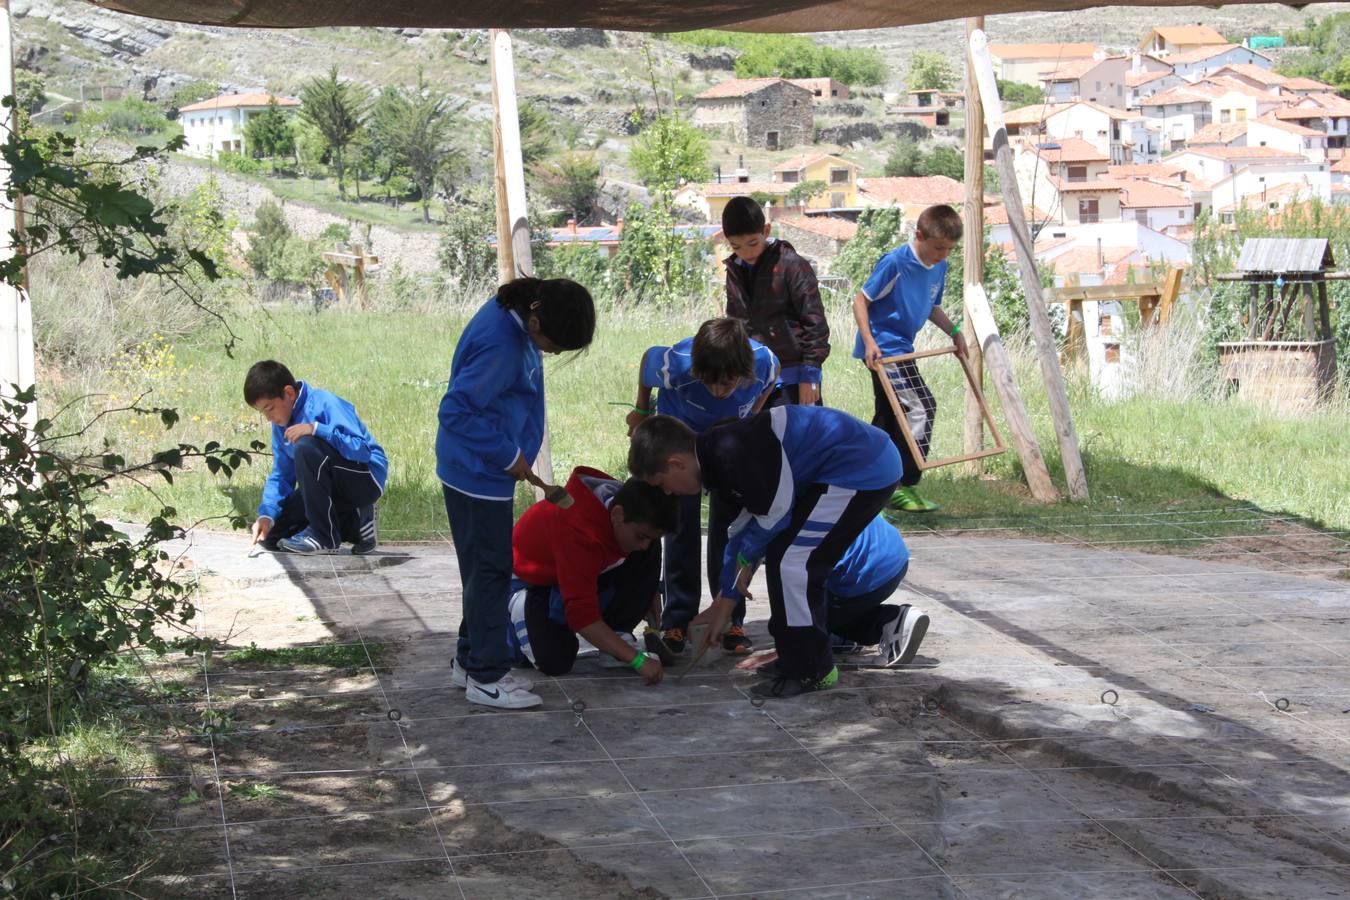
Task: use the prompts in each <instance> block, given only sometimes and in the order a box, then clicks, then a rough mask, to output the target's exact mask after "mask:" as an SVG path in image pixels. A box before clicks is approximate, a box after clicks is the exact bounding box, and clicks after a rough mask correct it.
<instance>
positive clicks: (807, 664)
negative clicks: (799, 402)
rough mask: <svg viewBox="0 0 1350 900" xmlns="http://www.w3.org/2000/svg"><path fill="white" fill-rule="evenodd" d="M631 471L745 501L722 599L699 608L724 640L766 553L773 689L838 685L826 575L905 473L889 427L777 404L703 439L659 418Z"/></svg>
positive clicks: (641, 441)
mask: <svg viewBox="0 0 1350 900" xmlns="http://www.w3.org/2000/svg"><path fill="white" fill-rule="evenodd" d="M628 468H629V470H630V471H631V472H632V473H633V474H634V476H636V477H639V478H642V479H643V480H644V481H646V482H647V483H649V484H653V485H656V486H658V487H660V488H662V489H663V490H665V491H667V492H669V493H675V494H690V493H696V492H698V491H699V490H701V489H703V488H705V487H706V488H707V489H708V490H709V491H711V492H713V493H717V494H720V495H721V496H722V498H723V499H724V500H726V501H727V502H729V503H730V504H733V505H734V506H735V507H736V508H737V509H738V510H740V515H739V516H738V518H737V519H736V521H735V522H734V523H733V525H732V528H731V531H730V534H731V537H730V540H729V541H728V543H727V549H726V553H725V555H724V558H723V564H722V575H721V578H720V583H719V589H718V595H717V599H716V600H714V601H713V604H712V606H711V607H710V608H709V609H708V610H707V611H706V612H705V613H703V615H702V616H701V617H700V618H702V619H704V620H705V621H707V622H708V624H709V626H710V627H709V629H708V632H707V637H706V638H705V641H706V642H707V643H709V644H711V643H713V642H714V641H717V640H719V639H720V638H721V635H722V632H724V631H725V630H726V627H727V623H728V621H729V620H730V618H731V613H732V610H733V609H734V608H735V605H736V603H737V601H739V600H740V599H741V598H742V597H743V596H744V594H745V590H746V587H747V586H748V584H749V581H750V575H751V573H753V571H754V569H755V567H756V566H757V565H759V563H760V562H761V561H762V562H764V563H765V565H766V567H767V568H766V573H765V574H766V576H767V578H768V587H769V610H770V612H769V633H770V634H771V635H773V638H774V644H775V646H776V649H777V650H778V660H779V666H780V670H781V672H782V673H783V676H784V678H785V684H784V685H782V686H781V687H780V689H779V690H778V691H777V692H775V693H773V694H772V696H785V697H788V696H795V695H797V694H800V693H804V692H806V691H816V690H821V689H823V688H827V687H829V686H830V685H832V684H834V683H835V682H836V681H837V680H838V678H839V673H838V670H837V669H836V668H835V666H834V657H833V655H832V654H831V650H830V637H829V628H828V621H827V612H826V610H827V591H826V582H827V581H828V580H829V577H830V574H831V573H832V572H833V571H834V569H835V567H836V566H837V565H838V564H839V561H840V560H841V559H842V558H843V557H844V554H845V553H846V552H847V551H848V548H849V546H850V545H851V544H852V543H853V542H854V541H855V540H856V539H857V538H858V535H859V534H861V533H862V531H863V529H865V528H866V527H867V526H868V524H869V523H870V522H871V521H872V520H873V519H875V518H876V516H877V514H878V513H880V512H881V510H882V508H883V507H884V506H885V504H886V501H887V500H889V499H890V496H891V492H892V490H894V487H895V484H896V482H897V481H899V480H900V475H901V471H902V469H901V464H900V455H899V454H898V453H897V452H896V450H895V446H894V445H893V444H892V443H891V442H890V440H889V439H888V438H887V437H886V434H885V432H882V431H880V430H879V429H876V428H873V427H872V426H870V425H865V424H863V423H862V422H859V421H858V420H857V419H855V418H853V417H852V416H850V415H849V414H848V413H844V412H840V411H839V410H835V409H828V408H825V407H815V406H781V407H776V408H774V409H771V410H768V411H766V412H761V413H759V414H758V415H755V416H751V417H750V418H748V419H742V420H740V421H739V422H728V423H726V424H722V425H717V426H715V427H713V428H710V429H709V430H708V431H706V432H704V433H703V434H702V435H698V436H695V435H694V433H693V432H692V431H691V430H690V429H689V428H688V426H686V425H684V424H683V423H682V422H679V421H678V420H676V419H673V418H671V417H669V416H654V417H652V418H651V419H649V420H647V421H646V422H643V423H642V425H640V426H639V427H638V429H637V430H636V431H635V432H634V433H633V442H632V445H631V446H630V448H629V452H628ZM756 690H758V688H757V689H756Z"/></svg>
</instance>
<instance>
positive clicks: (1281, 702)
mask: <svg viewBox="0 0 1350 900" xmlns="http://www.w3.org/2000/svg"><path fill="white" fill-rule="evenodd" d="M1290 705H1291V704H1290V703H1289V698H1288V697H1276V698H1275V708H1276V709H1278V710H1279V711H1280V712H1289V707H1290Z"/></svg>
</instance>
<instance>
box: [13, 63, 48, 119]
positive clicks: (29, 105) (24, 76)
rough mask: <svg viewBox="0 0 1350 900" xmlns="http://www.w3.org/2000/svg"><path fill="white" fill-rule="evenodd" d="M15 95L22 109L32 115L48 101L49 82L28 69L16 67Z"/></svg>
mask: <svg viewBox="0 0 1350 900" xmlns="http://www.w3.org/2000/svg"><path fill="white" fill-rule="evenodd" d="M14 96H15V99H16V100H17V105H18V108H19V109H20V110H22V111H23V112H26V113H28V114H29V115H30V116H31V115H32V114H33V113H35V112H37V111H38V110H40V109H42V106H43V104H45V103H46V102H47V83H46V82H45V81H43V79H42V76H41V75H39V74H37V73H36V72H30V71H28V70H27V69H20V68H18V67H17V66H16V67H15V69H14Z"/></svg>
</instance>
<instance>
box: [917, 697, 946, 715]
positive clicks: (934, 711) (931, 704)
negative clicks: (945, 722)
mask: <svg viewBox="0 0 1350 900" xmlns="http://www.w3.org/2000/svg"><path fill="white" fill-rule="evenodd" d="M919 715H921V716H940V715H942V701H941V700H939V699H938V698H936V697H924V698H923V699H922V700H920V701H919Z"/></svg>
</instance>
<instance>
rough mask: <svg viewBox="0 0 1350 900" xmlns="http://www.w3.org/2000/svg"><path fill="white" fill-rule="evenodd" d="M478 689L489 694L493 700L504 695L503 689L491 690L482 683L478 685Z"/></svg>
mask: <svg viewBox="0 0 1350 900" xmlns="http://www.w3.org/2000/svg"><path fill="white" fill-rule="evenodd" d="M478 690H479V691H481V692H482V693H484V694H486V695H487V696H489V697H491V698H492V699H493V700H496V699H497V698H498V697H500V696H501V695H502V692H501V691H499V690H491V691H489V690H488V689H487V688H485V687H483V686H482V685H479V686H478Z"/></svg>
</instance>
